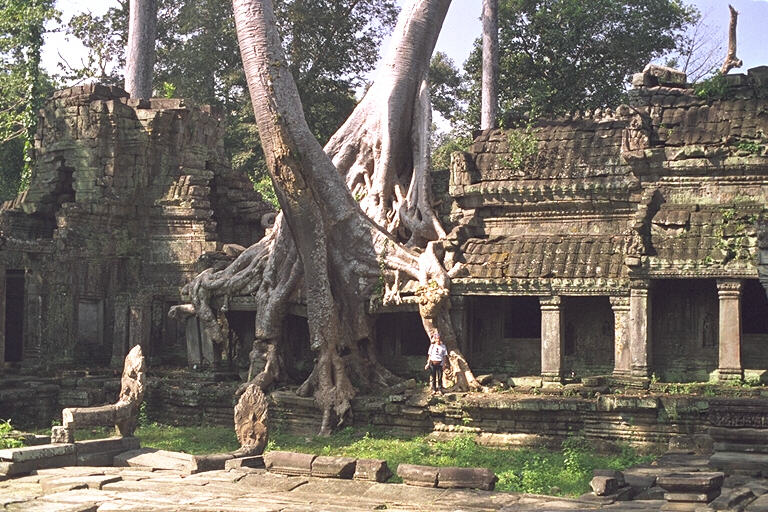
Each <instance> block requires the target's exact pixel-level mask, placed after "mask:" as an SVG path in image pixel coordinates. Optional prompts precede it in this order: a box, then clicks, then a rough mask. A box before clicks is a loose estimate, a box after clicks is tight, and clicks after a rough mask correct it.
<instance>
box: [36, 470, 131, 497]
mask: <svg viewBox="0 0 768 512" xmlns="http://www.w3.org/2000/svg"><path fill="white" fill-rule="evenodd" d="M121 480H122V478H121V477H120V476H119V475H87V476H86V475H81V476H58V477H52V478H51V477H47V478H41V479H40V486H41V487H42V489H43V492H44V493H45V494H51V493H54V492H63V491H69V490H75V489H96V490H99V489H101V488H102V487H103V486H105V485H106V484H111V483H114V482H119V481H121Z"/></svg>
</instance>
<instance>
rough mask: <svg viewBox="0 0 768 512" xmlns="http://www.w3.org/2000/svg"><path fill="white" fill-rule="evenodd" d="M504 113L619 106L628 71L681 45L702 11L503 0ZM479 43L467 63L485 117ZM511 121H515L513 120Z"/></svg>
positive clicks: (613, 0)
mask: <svg viewBox="0 0 768 512" xmlns="http://www.w3.org/2000/svg"><path fill="white" fill-rule="evenodd" d="M499 3H500V5H499V26H500V33H499V45H500V77H499V91H500V111H501V112H510V111H512V112H515V113H517V114H518V115H522V114H525V113H529V114H533V115H538V114H555V113H561V112H565V111H570V110H576V109H592V108H597V107H603V106H606V105H614V104H618V103H620V102H621V101H622V99H623V97H624V92H625V91H624V84H625V83H626V82H627V78H628V76H629V75H630V74H631V73H635V72H638V71H639V70H641V69H642V68H643V67H644V66H645V65H646V64H647V63H648V62H650V61H651V60H653V59H655V58H658V57H660V56H662V55H664V54H666V53H667V52H669V51H670V50H672V49H675V48H676V47H677V46H678V43H679V42H680V41H681V40H682V37H683V30H684V29H685V28H686V27H687V26H688V25H689V24H690V23H692V22H694V21H696V19H697V11H696V10H695V9H694V8H692V7H688V6H685V5H684V4H683V3H682V0H621V1H619V0H592V1H589V2H584V1H582V0H501V1H500V2H499ZM481 69H482V55H481V49H480V44H479V42H477V43H476V44H475V48H474V50H473V52H472V54H471V56H470V58H469V60H468V61H467V63H466V65H465V70H466V72H467V74H468V76H469V77H470V79H471V89H470V95H469V98H470V102H469V110H468V117H469V120H470V122H471V124H472V125H473V126H478V125H479V119H480V104H479V99H480V94H479V91H480V80H481ZM512 117H514V116H512Z"/></svg>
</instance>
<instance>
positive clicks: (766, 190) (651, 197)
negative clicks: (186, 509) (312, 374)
mask: <svg viewBox="0 0 768 512" xmlns="http://www.w3.org/2000/svg"><path fill="white" fill-rule="evenodd" d="M726 80H727V82H728V90H727V93H726V94H725V96H723V97H707V96H706V95H700V94H697V93H696V91H694V90H693V89H691V88H688V87H687V86H686V84H685V76H684V75H682V74H680V73H675V72H672V71H670V70H666V69H663V68H655V67H649V68H647V69H646V71H645V72H644V73H640V74H638V75H636V76H635V79H634V84H633V85H634V88H633V89H632V90H631V91H630V101H629V102H628V104H627V105H622V106H618V107H616V108H615V109H606V110H602V111H595V112H587V113H580V114H574V115H571V116H569V117H567V118H558V119H545V120H539V121H537V122H536V123H534V125H533V126H532V127H531V128H530V129H528V130H513V131H508V132H504V131H501V130H494V131H487V132H483V133H479V134H478V135H477V137H476V139H475V141H474V143H473V144H472V146H471V147H470V148H469V150H468V151H467V152H466V153H457V154H455V155H454V156H453V162H452V168H451V169H450V172H449V174H448V175H446V173H444V172H440V171H436V172H434V173H433V177H434V183H433V189H434V192H435V194H436V197H437V201H438V202H439V207H438V208H439V210H440V214H441V216H442V220H443V222H444V225H445V226H447V227H448V228H449V230H450V233H451V234H450V242H451V244H452V246H453V249H454V253H455V255H456V260H457V261H459V262H462V264H463V269H462V273H461V274H460V275H459V276H458V277H457V278H456V279H454V280H453V288H452V315H453V321H454V325H455V328H456V330H457V332H458V333H459V338H460V340H461V343H462V344H463V346H462V347H461V348H462V351H463V353H464V354H465V355H466V357H467V359H468V361H469V362H470V364H471V365H472V368H473V369H474V371H475V373H476V374H483V373H492V374H493V376H494V379H495V380H496V381H498V382H501V383H502V384H505V385H514V386H518V387H521V385H522V384H525V385H533V386H541V383H542V381H543V383H544V385H545V386H544V387H555V388H560V385H561V384H565V385H568V384H570V383H573V382H577V381H579V380H581V381H582V383H584V385H585V386H587V387H589V385H591V384H594V383H596V382H599V383H604V382H607V381H610V382H613V383H617V384H619V385H621V386H623V387H633V386H634V387H643V386H646V387H647V385H648V382H649V380H651V377H655V378H656V379H659V380H662V381H671V382H680V381H683V382H684V381H707V380H709V379H715V380H732V379H740V378H742V377H744V376H745V375H747V376H753V377H760V378H762V377H761V376H765V374H766V371H768V350H766V348H768V295H767V294H766V289H768V215H767V214H768V67H765V66H764V67H760V68H754V69H751V70H749V72H748V73H747V74H735V75H728V76H726ZM40 120H41V122H40V125H39V126H40V128H39V132H38V135H37V140H36V149H37V165H36V168H35V170H34V174H33V176H32V182H31V185H30V188H29V190H28V191H27V192H25V193H23V194H22V195H20V196H19V197H17V198H16V199H15V200H13V201H10V202H7V203H5V204H4V205H3V206H2V210H0V230H1V231H2V234H1V235H0V282H2V283H3V284H4V289H3V290H4V291H3V293H2V294H0V300H1V301H3V304H4V305H3V304H0V357H1V358H2V359H1V360H2V361H4V362H5V364H4V365H0V377H3V378H5V379H6V380H7V381H9V382H11V383H13V382H20V381H24V377H23V375H25V372H27V374H28V371H29V370H36V369H40V368H48V369H52V370H54V369H55V370H61V369H63V368H64V369H68V370H71V371H76V370H77V369H78V368H80V369H83V368H88V372H89V373H88V374H86V375H83V374H82V373H81V374H77V373H75V374H66V375H63V377H62V378H61V379H59V380H56V379H54V378H52V379H51V380H46V381H39V382H38V383H37V384H38V388H37V389H39V390H40V394H39V396H40V397H47V399H48V400H49V402H50V404H51V405H50V409H51V410H52V411H53V413H52V414H48V413H47V410H46V411H36V413H35V415H31V414H30V416H29V417H28V418H27V417H25V420H29V421H43V420H44V419H45V417H46V415H47V416H49V417H53V416H55V415H57V414H58V411H59V410H60V408H62V407H68V406H89V405H95V403H93V402H97V401H99V399H98V398H101V399H102V402H109V401H110V400H111V398H110V397H108V396H107V397H105V396H104V393H103V392H102V393H101V395H99V394H98V393H92V389H90V388H88V385H89V384H88V378H90V377H89V376H93V375H95V373H96V372H95V369H96V368H98V367H108V366H109V365H110V363H117V362H122V359H123V357H124V356H125V354H126V353H127V351H128V349H129V348H130V347H132V346H135V345H137V344H140V345H141V346H142V348H143V349H144V353H145V354H146V355H147V357H148V361H149V366H150V370H152V368H153V367H154V368H161V367H162V368H185V367H200V366H206V365H207V364H210V363H212V362H214V361H215V360H216V357H215V356H214V354H212V351H213V350H214V349H213V347H212V344H211V343H210V342H209V341H208V340H206V337H205V335H204V333H203V332H202V330H201V329H200V327H199V325H198V323H197V320H196V319H195V318H194V317H193V318H189V319H182V320H177V319H173V318H169V317H168V314H167V313H168V311H169V309H170V308H171V307H172V306H174V305H177V304H179V303H182V302H183V299H184V298H183V297H181V296H180V289H181V288H182V286H183V285H185V284H186V283H187V282H188V281H189V280H190V279H191V278H192V277H193V276H194V275H196V274H197V273H199V272H200V271H202V270H204V269H205V268H209V267H216V268H221V266H222V265H225V264H226V263H227V262H228V261H231V259H232V258H233V257H234V256H235V255H236V254H238V251H239V250H241V249H240V246H248V245H250V244H251V243H253V242H254V241H256V240H258V239H259V238H260V237H261V236H262V235H263V233H264V229H265V227H267V226H268V224H269V220H270V219H271V218H272V211H271V210H270V207H269V206H268V205H266V204H265V203H264V202H262V201H261V200H260V198H259V197H258V195H257V194H256V193H255V192H254V191H253V188H252V186H251V184H250V182H249V181H248V179H247V178H246V177H245V176H240V175H238V174H235V173H234V172H233V171H232V170H231V169H230V167H229V164H228V160H227V158H226V154H225V151H224V148H223V143H222V133H221V132H222V128H221V126H220V124H219V120H218V118H217V116H216V113H215V112H212V111H211V110H210V109H207V108H198V107H194V106H189V105H186V104H185V103H184V101H183V100H175V99H174V100H163V99H153V100H151V101H134V100H129V99H127V98H126V95H125V93H124V92H123V91H121V90H119V89H116V88H107V87H103V86H99V85H90V86H81V87H75V88H71V89H66V90H62V91H59V92H57V93H56V94H55V95H54V96H53V98H51V99H50V100H49V101H48V103H47V104H46V107H45V109H44V110H43V111H41V117H40ZM410 287H411V285H406V287H405V289H404V290H403V292H402V295H403V299H404V300H403V302H402V303H401V304H398V305H382V304H381V301H380V300H378V299H377V298H376V297H374V298H372V300H371V307H370V312H371V313H372V314H374V315H376V321H377V329H376V331H377V332H376V334H377V341H378V346H379V347H380V350H381V351H382V354H381V357H380V360H381V361H384V362H385V364H387V365H388V366H389V368H390V369H391V370H392V371H394V372H395V373H397V374H399V375H401V376H404V377H408V376H413V375H418V374H420V373H421V372H422V371H423V370H422V368H423V359H424V354H425V353H426V349H427V345H428V340H427V337H426V335H425V333H424V331H423V328H422V325H421V321H420V319H419V316H418V301H417V299H416V297H415V296H413V294H412V292H413V290H411V289H410ZM219 306H220V305H219ZM227 307H228V313H227V320H228V322H229V326H230V329H231V333H232V339H233V340H234V342H233V343H231V348H230V353H229V354H227V358H228V359H229V360H231V361H234V362H235V363H236V364H235V369H238V366H237V363H245V364H247V359H248V357H247V354H248V351H249V350H250V348H251V347H250V342H251V340H252V338H253V332H254V319H255V316H256V314H257V311H255V302H254V300H253V298H252V297H249V296H243V297H234V298H232V299H231V300H230V301H229V303H228V305H227ZM289 313H290V314H289V315H288V317H287V319H286V322H285V326H284V334H283V335H284V342H285V343H284V345H285V346H288V347H290V349H289V351H290V355H291V358H292V365H291V366H292V369H291V370H290V371H291V372H293V374H292V375H291V377H292V378H294V379H295V380H296V381H301V379H302V378H304V377H306V375H307V374H308V373H309V371H310V369H311V365H312V358H313V356H312V353H311V351H310V349H309V341H308V338H309V336H308V328H307V322H306V308H305V307H304V305H303V304H301V303H300V301H297V302H296V303H294V304H292V305H291V307H290V310H289ZM242 368H243V367H242V366H240V367H239V369H241V370H242ZM595 376H600V377H599V379H597V380H596V377H595ZM70 377H72V378H70ZM94 378H95V377H94ZM169 378H170V377H169ZM24 382H27V383H28V380H27V381H24ZM103 382H104V381H103V380H100V381H99V382H98V384H97V385H98V386H99V387H103V386H104V384H103ZM190 382H191V379H190V378H188V377H184V378H182V379H180V380H179V381H174V382H173V385H170V384H167V383H168V381H167V380H166V381H165V385H158V386H157V387H152V386H150V388H149V390H148V401H149V406H150V409H152V407H154V410H155V411H156V412H157V413H158V414H160V415H162V414H163V411H165V412H167V414H169V415H171V416H174V417H175V418H179V417H185V415H189V418H193V419H191V420H190V421H196V420H202V419H206V420H208V421H210V420H211V418H213V419H214V421H218V419H222V420H221V421H222V422H230V424H231V418H232V412H231V411H232V409H231V405H232V403H231V397H232V393H233V390H234V387H236V384H221V383H216V382H213V381H211V382H206V383H205V386H207V387H204V386H202V385H201V386H198V387H195V388H194V389H191V387H194V386H193V384H192V383H190ZM185 386H188V387H189V386H191V387H190V388H186V389H185ZM523 387H524V386H523ZM13 389H17V388H14V385H13V384H6V385H5V386H4V388H0V407H1V408H2V409H3V411H5V410H10V411H17V407H16V405H15V404H16V401H15V400H17V399H18V398H19V397H20V396H22V395H23V390H22V388H21V387H18V393H16V394H14V393H12V392H11V390H13ZM595 389H597V388H595ZM115 391H116V389H115ZM393 396H397V395H393ZM14 397H15V398H14ZM97 397H98V398H97ZM112 398H114V397H112ZM385 398H386V397H384V398H382V400H384V401H386V402H387V403H386V404H384V403H383V402H382V403H379V402H377V401H376V400H374V401H373V402H368V403H356V404H355V407H357V409H356V410H355V421H361V422H366V421H367V422H370V423H374V424H379V425H382V426H386V427H393V428H402V429H406V430H410V431H416V432H421V431H432V430H433V429H435V430H439V428H438V427H440V425H442V426H443V427H445V428H448V426H457V425H460V424H461V422H462V414H464V415H466V414H467V412H466V410H464V411H463V412H462V411H460V410H458V409H456V410H453V409H451V408H450V407H441V408H433V409H434V410H425V409H424V407H423V406H425V405H426V404H411V403H407V404H406V403H400V402H402V400H400V401H398V400H397V399H395V398H392V397H389V398H386V400H385ZM390 398H391V400H390ZM609 398H610V397H609ZM272 400H273V405H274V408H275V411H276V414H275V421H283V422H284V423H285V425H287V428H293V427H296V428H297V429H298V426H299V425H300V424H304V425H306V424H309V425H310V430H311V429H314V427H315V426H316V425H317V421H316V418H315V417H314V416H313V414H316V411H312V403H311V402H312V401H311V399H302V398H299V397H297V396H295V395H294V394H292V393H290V392H277V393H275V394H273V398H272ZM403 400H404V399H403ZM601 400H602V402H600V401H599V400H598V401H597V402H594V403H592V402H590V403H586V402H583V403H582V402H578V403H576V404H575V405H573V407H572V408H570V409H569V408H567V407H565V408H563V407H560V406H559V405H558V406H557V407H555V406H556V405H557V404H553V403H552V402H551V401H547V400H546V399H542V398H540V399H539V402H537V403H538V405H537V406H536V407H537V408H534V409H535V410H534V409H530V408H528V409H527V410H526V411H527V412H526V413H525V414H521V412H520V411H522V410H523V409H525V408H523V409H516V411H517V412H516V413H515V414H512V412H509V411H508V412H509V414H508V416H509V415H512V416H514V418H513V417H512V416H510V417H506V416H504V414H507V413H506V412H505V413H501V412H499V411H500V410H501V409H504V408H505V407H507V408H509V409H510V411H512V409H514V407H513V406H511V405H509V404H507V405H504V404H502V403H501V402H499V403H495V405H494V404H485V405H479V404H474V405H473V407H475V415H476V417H477V423H476V425H479V426H477V427H473V428H476V429H479V431H482V432H492V433H494V434H503V433H504V432H507V433H509V432H520V431H525V432H532V433H533V432H539V433H541V432H542V430H544V431H547V432H549V433H551V434H552V435H554V436H561V435H564V434H566V433H567V432H570V431H574V430H582V431H586V432H587V434H588V435H593V437H599V438H604V439H619V438H632V439H638V437H637V435H638V434H637V430H638V428H637V425H629V424H628V423H627V422H626V421H625V419H626V418H623V416H622V414H621V411H623V410H632V411H634V412H633V413H632V416H633V418H635V421H636V422H637V423H641V424H645V425H647V426H648V428H647V431H646V432H645V433H644V434H643V435H642V436H641V437H640V438H639V439H640V440H644V441H649V442H659V441H664V442H665V441H667V440H668V439H669V437H670V436H673V435H677V434H681V433H682V434H691V435H692V434H695V433H700V432H701V431H702V426H703V425H706V424H708V422H709V424H717V425H720V426H729V425H730V426H751V427H760V428H765V427H766V425H768V406H761V405H759V404H757V405H755V403H754V402H751V405H749V406H747V405H746V402H745V403H744V404H741V403H735V402H733V403H731V402H728V403H726V402H727V401H724V402H723V403H722V404H720V405H718V406H717V407H718V408H719V411H720V412H719V413H718V414H720V415H721V416H722V417H720V416H718V418H719V419H717V421H715V420H712V418H709V419H707V418H708V416H707V413H706V411H703V410H702V409H701V408H699V409H697V408H696V407H698V406H696V407H694V406H693V405H691V404H688V405H686V406H685V407H687V409H686V408H685V407H683V406H680V408H679V409H676V411H677V412H676V413H675V414H676V416H675V417H676V418H678V419H679V418H687V419H685V420H684V421H683V420H680V421H681V422H682V423H680V424H676V425H677V426H669V425H667V426H664V427H659V428H657V427H655V426H654V425H655V424H656V422H657V421H659V418H660V416H659V415H660V414H661V412H660V411H661V410H662V409H664V404H662V403H661V402H658V401H655V402H653V404H651V403H650V402H648V401H645V402H644V401H643V399H640V398H631V399H627V401H624V402H622V401H618V402H617V401H615V400H614V401H611V400H609V399H608V398H606V397H602V398H601ZM609 402H610V403H609ZM758 402H760V403H762V402H761V401H760V400H758ZM153 403H155V406H153V405H152V404H153ZM689 406H690V407H689ZM6 407H7V408H8V409H6ZM482 407H487V408H489V410H493V411H495V412H491V413H488V414H486V415H485V416H483V413H480V412H477V411H478V410H479V409H478V408H482ZM193 410H194V411H199V410H203V411H205V412H204V413H202V414H203V415H202V416H201V415H200V414H199V413H194V414H196V415H195V416H192V414H193V413H192V411H193ZM711 410H714V406H712V408H711ZM217 411H220V412H217ZM685 411H688V412H685ZM702 411H703V412H702ZM723 411H724V412H723ZM710 412H711V411H710ZM14 414H16V413H15V412H14ZM19 414H20V415H22V416H23V413H22V412H19ZM526 414H527V416H526ZM686 414H690V417H688V416H685V415H686ZM494 415H496V416H494ZM499 415H501V416H504V418H501V416H499ZM537 415H538V416H537ZM541 415H545V416H547V417H548V418H549V419H548V420H547V421H546V422H545V423H546V426H545V427H543V426H542V421H543V420H542V419H541V418H542V416H541ZM465 417H466V416H465ZM668 417H669V416H667V418H668ZM482 418H485V420H483V419H482ZM500 418H501V419H500ZM486 420H487V421H486ZM483 421H485V423H484V422H483ZM683 423H684V425H683V426H682V427H681V426H680V425H681V424H683ZM605 425H609V426H605ZM610 425H612V426H610ZM614 427H615V429H614ZM440 428H442V427H440ZM590 429H592V430H590ZM612 429H613V430H612ZM590 432H591V434H590ZM632 436H635V437H632Z"/></svg>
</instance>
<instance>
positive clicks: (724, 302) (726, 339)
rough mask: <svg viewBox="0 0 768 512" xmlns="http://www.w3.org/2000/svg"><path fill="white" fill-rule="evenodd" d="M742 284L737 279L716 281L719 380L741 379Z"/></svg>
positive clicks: (742, 374)
mask: <svg viewBox="0 0 768 512" xmlns="http://www.w3.org/2000/svg"><path fill="white" fill-rule="evenodd" d="M742 287H743V283H742V282H741V281H740V280H737V279H718V280H717V296H718V298H719V301H720V322H719V325H720V329H719V337H718V342H719V352H720V353H719V355H720V358H719V362H718V369H717V373H718V378H719V379H720V380H733V379H741V378H742V377H743V376H744V369H743V367H742V365H741V291H742Z"/></svg>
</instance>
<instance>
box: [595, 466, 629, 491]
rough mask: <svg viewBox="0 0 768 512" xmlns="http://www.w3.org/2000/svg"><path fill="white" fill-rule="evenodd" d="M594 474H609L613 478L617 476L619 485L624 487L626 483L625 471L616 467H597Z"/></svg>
mask: <svg viewBox="0 0 768 512" xmlns="http://www.w3.org/2000/svg"><path fill="white" fill-rule="evenodd" d="M592 476H608V477H611V478H615V479H616V481H617V482H618V483H619V487H623V486H624V484H625V483H626V481H625V479H624V473H622V472H621V471H617V470H615V469H595V470H593V471H592Z"/></svg>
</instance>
